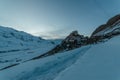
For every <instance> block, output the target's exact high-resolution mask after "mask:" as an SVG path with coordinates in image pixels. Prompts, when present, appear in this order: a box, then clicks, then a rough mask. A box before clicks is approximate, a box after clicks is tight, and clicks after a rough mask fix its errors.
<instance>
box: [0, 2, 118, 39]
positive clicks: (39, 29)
mask: <svg viewBox="0 0 120 80" xmlns="http://www.w3.org/2000/svg"><path fill="white" fill-rule="evenodd" d="M119 13H120V0H0V25H1V26H6V27H11V28H14V29H17V30H20V31H25V32H28V33H31V34H33V35H36V36H41V37H43V38H46V39H54V38H63V37H65V36H67V35H68V34H69V33H70V32H71V31H74V30H78V32H79V33H80V34H82V35H87V36H90V35H91V33H92V32H93V31H94V30H95V29H96V28H97V27H98V26H99V25H101V24H104V23H106V21H107V20H108V19H109V18H111V17H113V16H115V15H117V14H119Z"/></svg>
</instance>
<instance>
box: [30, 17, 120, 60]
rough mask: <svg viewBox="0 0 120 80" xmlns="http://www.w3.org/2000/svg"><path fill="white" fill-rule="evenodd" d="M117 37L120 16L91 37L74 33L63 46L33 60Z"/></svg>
mask: <svg viewBox="0 0 120 80" xmlns="http://www.w3.org/2000/svg"><path fill="white" fill-rule="evenodd" d="M117 35H120V15H117V16H115V17H113V18H111V19H110V20H108V22H107V23H106V24H103V25H101V26H99V27H98V28H97V29H96V30H95V31H94V32H93V33H92V35H91V37H87V36H86V37H85V36H83V35H80V34H78V32H77V31H73V32H72V33H70V35H68V36H67V37H66V38H65V39H64V40H63V41H62V42H61V44H59V45H57V46H56V47H55V48H53V49H52V50H50V51H49V52H47V53H45V54H43V55H40V56H37V57H35V58H33V59H32V60H34V59H38V58H42V57H46V56H50V55H53V54H56V53H58V52H63V51H68V50H72V49H75V48H78V47H81V46H85V45H90V44H97V43H99V42H104V41H106V40H109V39H110V38H112V37H114V36H117Z"/></svg>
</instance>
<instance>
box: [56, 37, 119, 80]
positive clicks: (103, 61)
mask: <svg viewBox="0 0 120 80" xmlns="http://www.w3.org/2000/svg"><path fill="white" fill-rule="evenodd" d="M119 41H120V36H118V37H115V38H112V39H111V40H109V41H108V42H105V43H102V44H97V45H93V46H92V47H91V48H90V49H89V50H88V51H87V52H86V53H85V55H83V56H82V57H81V58H79V59H78V60H77V62H76V63H75V64H74V65H72V66H71V67H69V68H67V69H66V70H64V71H63V72H62V73H60V74H59V76H58V77H57V78H56V79H55V80H120V42H119Z"/></svg>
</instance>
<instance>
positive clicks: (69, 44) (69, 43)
mask: <svg viewBox="0 0 120 80" xmlns="http://www.w3.org/2000/svg"><path fill="white" fill-rule="evenodd" d="M87 40H88V37H84V36H83V35H79V34H78V32H77V31H73V32H72V33H70V35H68V36H67V37H66V38H65V39H64V40H63V41H62V42H61V44H59V45H57V46H56V47H55V48H53V49H52V50H50V51H49V52H47V53H45V54H43V55H40V56H38V57H35V58H33V60H34V59H38V58H42V57H46V56H50V55H53V54H56V53H58V52H63V51H68V50H72V49H75V48H78V47H81V46H83V45H87V44H88V43H87Z"/></svg>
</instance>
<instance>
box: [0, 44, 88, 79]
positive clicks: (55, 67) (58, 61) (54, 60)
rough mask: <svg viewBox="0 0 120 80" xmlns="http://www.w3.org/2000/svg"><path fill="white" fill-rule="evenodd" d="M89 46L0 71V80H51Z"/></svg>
mask: <svg viewBox="0 0 120 80" xmlns="http://www.w3.org/2000/svg"><path fill="white" fill-rule="evenodd" d="M89 48H90V46H86V47H82V48H78V49H75V50H72V51H68V52H64V53H60V54H55V55H53V56H49V57H46V58H41V59H38V60H33V61H28V62H24V63H21V64H19V65H17V66H14V67H11V68H8V69H5V70H2V71H0V79H1V80H53V79H54V78H55V77H56V76H57V75H58V74H59V73H60V72H61V71H62V70H64V69H65V68H67V67H69V66H70V65H72V64H73V63H74V62H76V60H77V59H78V58H79V57H81V56H82V55H84V53H85V52H86V51H87V50H88V49H89Z"/></svg>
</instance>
